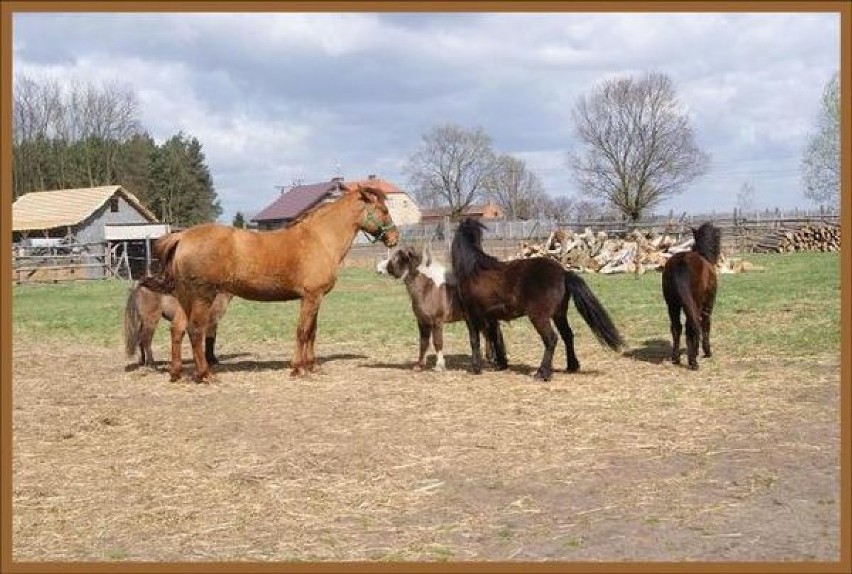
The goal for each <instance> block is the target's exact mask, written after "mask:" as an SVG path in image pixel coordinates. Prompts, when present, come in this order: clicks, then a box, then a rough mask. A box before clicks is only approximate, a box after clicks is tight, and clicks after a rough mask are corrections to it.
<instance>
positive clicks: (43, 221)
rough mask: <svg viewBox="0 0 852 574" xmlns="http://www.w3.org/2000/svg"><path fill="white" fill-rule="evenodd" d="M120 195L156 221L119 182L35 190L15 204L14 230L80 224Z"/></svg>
mask: <svg viewBox="0 0 852 574" xmlns="http://www.w3.org/2000/svg"><path fill="white" fill-rule="evenodd" d="M115 194H118V195H120V196H121V197H123V198H124V199H125V200H127V203H129V204H130V205H132V206H133V207H134V208H135V209H136V210H137V211H138V212H139V213H141V214H142V216H143V217H145V219H147V220H148V221H151V222H156V221H157V218H156V216H155V215H154V214H153V213H151V212H150V211H149V210H148V208H146V207H145V206H144V205H142V204H141V203H140V202H139V200H138V199H137V198H136V196H135V195H133V194H132V193H130V192H129V191H127V190H126V189H124V188H123V187H121V186H120V185H105V186H102V187H83V188H78V189H59V190H55V191H33V192H30V193H27V194H25V195H22V196H21V197H19V198H18V199H17V201H15V203H13V204H12V230H13V231H30V230H34V229H52V228H54V227H62V226H66V225H77V224H78V223H80V222H82V221H84V220H85V219H86V218H87V217H89V216H90V215H92V214H93V213H94V212H95V211H97V210H98V209H100V208H101V207H102V206H103V205H104V204H105V203H106V202H107V201H109V199H110V198H111V197H112V196H113V195H115Z"/></svg>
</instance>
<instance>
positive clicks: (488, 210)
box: [421, 201, 503, 224]
mask: <svg viewBox="0 0 852 574" xmlns="http://www.w3.org/2000/svg"><path fill="white" fill-rule="evenodd" d="M451 214H452V209H451V208H449V207H439V208H436V209H424V210H422V212H421V222H422V223H424V224H429V223H431V224H435V223H440V222H442V221H444V220H445V219H447V218H448V217H450V216H451ZM464 217H471V218H473V219H503V210H502V209H501V208H500V206H499V205H497V204H496V203H493V202H490V201H489V202H488V203H485V204H480V205H468V206H467V207H466V208H465V209H464V210H463V211H462V214H461V216H459V217H458V219H461V218H464Z"/></svg>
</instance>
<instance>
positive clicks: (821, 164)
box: [802, 72, 840, 208]
mask: <svg viewBox="0 0 852 574" xmlns="http://www.w3.org/2000/svg"><path fill="white" fill-rule="evenodd" d="M802 179H803V181H804V185H805V197H807V198H808V199H810V200H811V201H813V202H814V203H819V204H827V205H829V206H830V207H832V208H837V207H839V206H840V74H839V73H838V72H835V73H834V76H832V78H831V79H830V80H829V81H828V83H827V84H826V86H825V89H824V90H823V93H822V102H821V104H820V111H819V117H818V119H817V126H816V131H815V133H813V135H811V137H810V140H809V141H808V145H807V147H806V148H805V153H804V156H803V158H802Z"/></svg>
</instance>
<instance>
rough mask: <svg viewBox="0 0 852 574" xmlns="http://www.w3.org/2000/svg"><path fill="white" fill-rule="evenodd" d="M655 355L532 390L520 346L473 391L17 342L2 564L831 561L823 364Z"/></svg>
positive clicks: (337, 352) (382, 359) (442, 381)
mask: <svg viewBox="0 0 852 574" xmlns="http://www.w3.org/2000/svg"><path fill="white" fill-rule="evenodd" d="M667 345H668V343H667V342H666V341H646V342H645V343H644V344H643V345H642V346H640V347H639V348H637V349H634V350H633V351H631V352H629V353H628V354H627V355H626V356H620V355H617V354H613V353H610V352H608V351H606V350H603V349H601V348H599V347H597V346H595V345H594V344H592V343H586V344H579V345H578V349H577V351H578V356H579V357H580V361H581V364H582V370H581V372H580V373H578V374H573V375H568V374H566V373H564V372H558V373H556V374H555V376H554V378H553V380H552V381H550V382H549V383H539V382H535V381H533V379H532V378H531V377H530V376H529V375H530V374H531V372H532V370H533V366H534V365H535V364H536V363H537V361H538V359H539V357H540V350H539V348H538V347H536V346H531V347H530V348H529V349H528V350H523V349H521V350H520V352H519V353H518V354H516V355H513V356H510V361H511V362H512V365H513V367H512V369H511V370H510V371H509V372H503V373H495V372H489V371H486V372H485V373H483V374H482V375H480V376H472V375H469V374H468V373H467V372H466V371H465V369H466V367H467V356H466V355H450V356H448V358H447V363H448V368H449V370H448V371H447V372H444V373H435V372H431V371H429V372H423V373H413V372H411V371H410V370H409V365H410V364H411V362H412V355H413V353H414V348H413V346H401V347H400V348H399V349H396V348H391V349H388V348H375V347H367V346H365V345H361V344H359V343H349V344H330V343H325V344H324V343H323V341H322V339H320V340H319V341H318V344H317V350H318V354H319V357H320V360H321V361H322V373H321V374H318V375H314V376H311V377H307V378H302V379H294V378H291V377H290V376H289V374H288V373H289V372H288V371H286V370H285V369H286V367H287V366H288V362H289V358H290V355H291V352H292V345H291V344H284V345H281V344H276V345H272V344H264V345H253V346H252V347H251V348H250V349H240V348H239V346H238V345H236V344H232V345H228V344H227V342H224V343H222V344H221V345H220V355H221V358H222V361H223V364H222V365H221V366H220V368H219V369H218V374H217V375H216V379H217V380H216V381H215V382H214V383H213V384H210V385H195V384H193V383H191V382H189V381H188V379H185V380H184V382H180V383H169V382H168V377H167V375H166V374H165V373H164V372H162V371H160V372H153V371H150V370H146V369H136V370H126V365H127V361H126V360H125V358H124V356H123V354H122V353H121V351H120V350H119V349H117V348H115V349H109V348H99V347H97V346H91V345H85V346H84V345H79V346H71V347H67V348H64V349H59V348H57V347H56V346H55V344H48V343H47V342H42V343H39V342H33V341H28V342H25V343H23V342H20V341H16V342H15V344H14V347H13V349H14V354H13V356H14V367H13V368H14V375H13V385H14V388H13V394H14V399H13V419H14V423H13V424H14V435H13V441H14V445H13V469H14V470H13V481H14V484H13V488H14V494H13V527H14V531H13V544H14V545H13V559H14V560H16V561H28V560H74V561H77V560H129V561H137V560H155V561H207V560H217V561H220V560H222V561H232V560H260V561H328V560H334V561H338V560H346V561H349V560H359V561H388V560H393V561H397V560H406V561H407V560H417V561H444V560H450V561H468V560H477V561H479V560H489V561H514V560H517V561H539V560H547V561H551V560H552V561H597V560H607V561H610V560H611V561H633V560H640V561H656V560H663V561H683V560H701V561H732V560H736V561H754V560H756V561H787V560H804V561H810V560H821V561H823V560H824V561H836V560H839V546H840V543H839V522H840V520H839V517H840V498H839V496H840V492H839V475H840V460H839V452H840V430H839V428H840V427H839V402H840V390H839V387H840V365H839V357H836V358H831V357H829V358H823V359H796V360H792V359H791V360H786V359H777V358H772V357H761V356H752V357H748V358H742V357H726V356H724V355H722V354H717V356H716V357H714V358H712V359H707V360H705V361H702V366H701V370H700V371H698V372H691V371H688V370H686V369H684V368H678V367H675V366H673V365H670V364H668V362H667V361H665V360H664V357H665V354H666V352H667ZM510 350H512V349H511V348H510ZM158 351H159V352H160V357H158V358H161V359H162V358H164V357H163V355H162V353H163V349H158ZM562 357H563V355H561V354H557V361H558V362H557V365H559V364H562V362H563V361H564V359H563V358H562ZM432 360H433V361H434V358H433V359H432ZM161 368H162V366H161ZM188 368H189V370H190V371H191V369H192V367H191V366H189V365H188Z"/></svg>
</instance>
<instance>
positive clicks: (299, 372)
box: [290, 367, 308, 377]
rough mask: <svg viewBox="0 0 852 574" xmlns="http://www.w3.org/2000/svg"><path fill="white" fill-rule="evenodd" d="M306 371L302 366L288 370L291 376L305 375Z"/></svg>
mask: <svg viewBox="0 0 852 574" xmlns="http://www.w3.org/2000/svg"><path fill="white" fill-rule="evenodd" d="M307 374H308V371H307V370H305V369H304V368H303V367H295V368H294V369H293V370H292V371H290V376H291V377H301V376H302V375H307Z"/></svg>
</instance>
